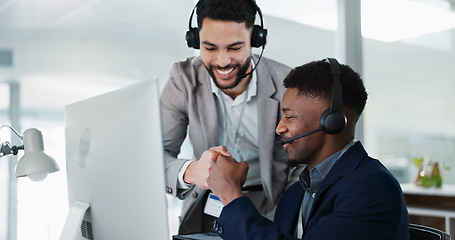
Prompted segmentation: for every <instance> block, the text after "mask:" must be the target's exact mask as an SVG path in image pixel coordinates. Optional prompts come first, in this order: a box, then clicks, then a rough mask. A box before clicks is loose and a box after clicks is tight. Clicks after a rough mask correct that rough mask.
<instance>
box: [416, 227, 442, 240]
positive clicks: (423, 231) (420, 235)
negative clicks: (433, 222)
mask: <svg viewBox="0 0 455 240" xmlns="http://www.w3.org/2000/svg"><path fill="white" fill-rule="evenodd" d="M409 235H410V236H411V238H410V239H411V240H450V235H449V234H447V233H446V232H444V231H441V230H439V229H436V228H431V227H427V226H422V225H417V224H409Z"/></svg>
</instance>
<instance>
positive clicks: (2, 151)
mask: <svg viewBox="0 0 455 240" xmlns="http://www.w3.org/2000/svg"><path fill="white" fill-rule="evenodd" d="M4 127H7V128H9V129H11V131H12V132H14V133H15V134H16V135H17V136H18V137H19V138H20V139H21V140H23V138H22V136H21V135H20V134H19V133H18V132H17V131H16V129H14V128H12V127H11V126H8V125H2V126H0V129H2V128H4ZM21 149H22V150H23V149H24V145H22V146H12V145H11V143H9V142H4V143H2V144H1V146H0V157H3V156H6V155H10V154H13V155H16V154H17V153H18V151H19V150H21Z"/></svg>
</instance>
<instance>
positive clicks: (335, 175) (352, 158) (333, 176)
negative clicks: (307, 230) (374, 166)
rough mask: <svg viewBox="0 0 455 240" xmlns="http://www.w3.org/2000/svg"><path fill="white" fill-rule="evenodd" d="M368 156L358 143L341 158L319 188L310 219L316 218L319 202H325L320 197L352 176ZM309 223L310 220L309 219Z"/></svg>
mask: <svg viewBox="0 0 455 240" xmlns="http://www.w3.org/2000/svg"><path fill="white" fill-rule="evenodd" d="M366 156H368V154H367V152H366V151H365V149H364V148H363V146H362V144H361V143H360V142H356V143H355V144H354V146H352V147H351V148H349V149H348V150H347V151H346V152H345V153H344V154H343V155H342V156H341V157H340V159H338V160H337V161H336V163H335V164H334V165H333V167H332V169H331V170H330V171H329V173H328V174H327V176H326V177H325V178H324V180H323V181H322V183H321V186H320V187H319V189H318V191H317V193H316V198H315V199H314V203H313V206H312V207H311V211H310V218H311V217H313V216H314V209H313V207H314V206H315V205H317V204H316V202H318V201H323V200H324V199H321V198H320V196H322V195H323V193H324V192H325V191H327V190H328V189H329V188H330V186H332V185H333V184H335V182H336V181H338V179H340V178H342V177H344V176H346V175H349V174H352V172H353V171H354V169H356V168H357V166H358V165H359V164H360V162H361V161H362V159H364V158H365V157H366ZM308 221H309V219H308Z"/></svg>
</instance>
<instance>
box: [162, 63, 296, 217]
mask: <svg viewBox="0 0 455 240" xmlns="http://www.w3.org/2000/svg"><path fill="white" fill-rule="evenodd" d="M257 60H258V57H257V56H256V55H253V61H255V62H257ZM256 71H257V77H258V93H257V98H258V114H259V116H258V118H259V119H258V128H259V150H260V153H259V162H260V168H261V169H260V173H261V178H262V186H263V188H264V194H265V196H266V198H267V199H268V201H269V202H270V203H271V204H273V205H276V203H277V201H278V199H279V198H280V196H281V194H282V193H283V192H284V190H285V189H286V188H287V187H288V186H290V185H291V184H292V183H293V182H295V181H297V178H298V174H299V173H300V171H293V170H294V169H291V168H290V167H289V166H288V164H287V161H288V155H287V153H286V152H285V151H284V150H283V148H282V146H281V144H279V145H277V144H275V142H277V141H279V140H280V137H279V136H278V135H277V134H276V133H275V128H276V126H277V124H278V122H279V120H280V119H281V110H280V102H281V99H282V96H283V94H284V91H285V88H284V87H283V83H282V82H283V79H284V78H285V76H286V75H287V74H288V72H289V71H290V68H289V67H288V66H285V65H283V64H281V63H278V62H276V61H273V60H270V59H267V58H264V57H263V58H262V59H261V61H260V63H259V65H258V66H257V68H256ZM210 81H211V79H210V75H209V73H208V71H207V70H206V68H205V67H204V65H203V62H202V59H201V58H200V57H192V58H188V59H186V61H182V62H177V63H174V64H173V65H172V66H171V69H170V77H169V79H168V81H167V83H166V85H165V86H164V89H163V90H162V93H161V111H162V124H163V134H164V148H165V156H166V178H167V179H166V180H167V188H166V189H167V193H168V194H171V195H172V196H176V197H178V198H180V199H184V203H183V206H182V215H181V216H180V217H181V221H182V220H183V221H184V219H185V217H186V215H187V213H188V212H189V211H194V209H193V210H191V208H192V207H193V208H194V205H195V202H197V201H199V200H201V198H202V196H203V195H204V194H203V193H204V190H202V189H200V188H198V187H194V188H193V189H192V190H191V191H186V192H179V191H178V190H177V181H178V180H177V175H178V172H179V170H180V168H181V167H182V165H183V164H184V162H185V161H188V159H179V158H177V155H178V154H179V153H180V147H181V145H182V142H183V141H184V139H185V137H186V134H187V128H188V133H189V139H190V142H191V145H192V147H193V158H194V159H195V160H198V159H199V158H200V157H201V155H202V153H203V152H204V151H205V150H207V149H209V148H210V147H213V146H218V145H219V142H218V134H219V133H218V115H217V109H216V107H217V105H216V102H215V96H214V95H213V93H212V91H211V85H210ZM292 173H294V174H292ZM290 174H292V176H291V175H290ZM289 179H290V180H289ZM253 201H254V200H253ZM258 210H259V211H261V209H258ZM197 211H202V210H201V209H199V210H197ZM191 214H193V213H191ZM193 224H197V223H194V222H193Z"/></svg>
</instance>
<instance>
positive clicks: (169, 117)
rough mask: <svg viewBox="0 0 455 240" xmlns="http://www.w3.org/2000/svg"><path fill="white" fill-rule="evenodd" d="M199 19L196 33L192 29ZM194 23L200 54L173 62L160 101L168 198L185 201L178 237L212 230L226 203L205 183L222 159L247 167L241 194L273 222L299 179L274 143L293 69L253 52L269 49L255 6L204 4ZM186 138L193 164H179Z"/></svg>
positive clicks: (229, 0)
mask: <svg viewBox="0 0 455 240" xmlns="http://www.w3.org/2000/svg"><path fill="white" fill-rule="evenodd" d="M194 13H196V15H197V23H198V27H197V28H192V27H191V22H192V21H191V20H192V17H193V14H194ZM256 13H258V14H259V16H260V18H261V25H260V26H259V25H254V22H255V16H256ZM189 22H190V29H189V31H188V32H187V35H186V37H187V43H188V46H190V47H193V48H196V49H200V56H199V57H191V58H188V59H187V60H186V61H182V62H177V63H174V64H173V65H172V66H171V70H170V77H169V80H168V81H167V83H166V85H165V87H164V89H163V91H162V95H161V107H162V122H163V133H164V146H165V155H166V175H167V192H168V194H171V195H173V196H176V197H178V198H180V199H184V202H183V206H182V213H181V216H180V221H181V223H180V228H179V233H180V234H184V233H198V232H207V231H213V230H212V229H213V222H214V220H215V219H216V218H217V217H218V215H219V213H220V211H221V208H222V203H221V201H220V200H219V199H218V198H217V197H216V196H214V195H213V194H212V193H210V191H208V185H207V177H208V175H209V169H210V166H211V163H212V162H213V161H214V160H216V158H217V157H218V155H219V154H223V155H226V156H233V157H235V159H237V160H238V161H240V162H247V163H248V164H249V166H250V172H249V173H248V176H247V177H246V182H245V184H244V185H243V186H242V192H243V193H244V194H245V195H246V196H249V197H250V199H251V200H252V203H253V204H254V206H255V207H256V208H257V209H258V211H259V212H260V213H261V214H262V215H264V216H266V217H269V218H272V217H273V214H274V211H275V207H276V203H277V201H278V199H279V198H280V197H281V195H282V193H283V192H284V191H285V189H286V188H287V187H289V186H290V185H291V184H292V182H295V181H297V179H298V173H297V172H296V171H293V170H294V169H295V168H291V167H289V166H288V163H287V158H288V155H287V153H286V152H285V151H284V150H283V149H282V147H281V146H279V145H276V144H274V143H275V142H276V141H279V139H280V138H279V136H278V135H277V134H276V133H275V132H274V130H273V129H275V127H276V126H277V124H278V121H279V119H280V118H281V115H280V101H281V98H282V96H283V94H284V90H285V89H284V87H283V86H282V81H283V79H284V77H285V76H286V74H287V73H288V72H289V71H290V68H289V67H287V66H285V65H283V64H280V63H278V62H275V61H273V60H270V59H267V58H264V57H262V53H261V55H260V56H257V55H253V54H252V47H262V48H263V49H262V50H264V46H265V43H266V37H267V30H266V29H264V27H263V23H262V13H261V11H260V9H259V7H258V6H257V5H256V3H255V1H254V0H200V1H199V2H198V3H197V5H196V7H195V8H194V9H193V12H192V13H191V17H190V21H189ZM187 132H188V133H189V139H190V142H191V144H192V147H193V159H179V158H178V157H177V156H178V154H179V153H180V148H181V145H182V142H183V141H184V139H185V137H186V135H187ZM298 172H300V171H298ZM293 173H295V175H292V174H293Z"/></svg>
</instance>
